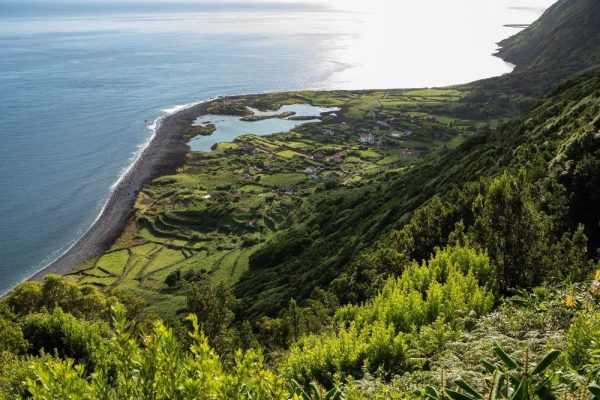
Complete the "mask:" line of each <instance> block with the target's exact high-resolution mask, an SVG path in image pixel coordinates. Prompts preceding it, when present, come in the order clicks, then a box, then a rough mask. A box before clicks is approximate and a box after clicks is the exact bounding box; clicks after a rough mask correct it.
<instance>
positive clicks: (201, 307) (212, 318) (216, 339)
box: [184, 277, 237, 351]
mask: <svg viewBox="0 0 600 400" xmlns="http://www.w3.org/2000/svg"><path fill="white" fill-rule="evenodd" d="M184 288H185V295H186V300H187V309H188V311H189V312H191V313H194V314H195V315H196V316H197V317H198V321H199V324H200V328H201V329H202V332H203V333H204V334H205V335H206V337H207V338H208V341H209V342H210V343H211V345H212V346H214V347H215V348H216V349H217V350H219V351H223V350H225V349H226V348H227V347H228V345H229V344H230V342H231V340H232V332H231V330H230V327H231V323H232V322H233V321H234V319H235V314H234V313H233V311H232V309H233V308H234V307H235V306H236V304H237V299H236V298H235V296H234V294H233V291H232V289H231V288H230V287H229V286H227V285H225V284H224V283H223V282H220V283H218V284H216V285H215V284H213V283H212V282H210V280H209V279H208V278H206V277H205V278H203V279H201V280H199V281H197V282H191V283H186V284H185V286H184Z"/></svg>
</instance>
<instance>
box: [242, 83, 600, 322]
mask: <svg viewBox="0 0 600 400" xmlns="http://www.w3.org/2000/svg"><path fill="white" fill-rule="evenodd" d="M599 130H600V74H598V73H589V74H586V75H583V76H581V77H579V78H577V79H575V80H573V81H571V82H569V83H568V84H566V85H564V86H562V87H560V88H559V89H557V90H556V91H555V92H554V94H553V95H552V96H551V97H550V98H549V99H548V100H547V101H546V102H544V103H543V104H542V105H540V106H539V107H537V108H536V109H534V110H532V111H531V112H529V113H528V114H527V115H526V116H525V117H524V118H522V119H521V120H520V121H519V122H515V123H513V124H510V125H508V126H506V127H505V128H504V129H503V130H502V131H501V132H499V133H497V134H489V133H488V134H481V135H479V136H478V137H476V138H474V139H472V140H469V141H467V142H466V143H465V144H464V145H462V146H461V147H459V148H458V149H457V150H456V151H454V152H452V153H450V154H447V155H445V156H442V157H439V158H432V159H429V160H428V161H426V162H424V163H422V164H421V165H419V166H417V167H415V168H413V169H412V170H409V171H405V172H403V173H400V174H397V175H393V174H387V175H384V176H381V177H379V178H378V179H375V180H373V182H371V183H370V184H368V185H366V186H364V187H362V188H360V189H357V190H345V191H338V192H333V193H332V192H328V193H324V194H317V195H315V196H312V197H310V198H308V199H306V200H305V201H304V203H303V204H301V205H298V207H297V208H298V210H303V211H298V212H297V214H296V224H295V227H294V229H290V230H287V231H284V232H282V233H280V234H279V235H278V236H277V237H276V238H274V239H273V240H271V241H270V242H268V243H267V244H266V245H265V246H264V247H263V248H262V249H261V250H258V251H257V252H256V253H255V254H254V255H253V256H252V258H251V265H250V267H251V270H250V271H249V272H248V273H247V274H246V275H245V276H244V277H243V279H242V280H241V282H240V283H239V284H238V286H237V290H238V295H239V296H240V297H241V298H242V299H243V301H244V309H246V310H247V315H253V316H257V315H260V314H263V313H271V314H272V313H275V312H276V311H277V310H278V309H280V308H281V307H282V306H284V305H285V304H286V303H287V301H288V300H289V299H290V298H296V299H303V298H306V297H308V296H309V295H310V293H311V291H312V290H313V289H314V288H315V287H318V286H320V287H327V286H328V285H329V283H330V282H331V281H332V280H333V279H335V278H336V277H338V276H339V275H340V274H341V273H342V272H343V271H345V270H347V268H348V267H349V266H350V265H351V263H352V260H353V259H354V258H355V256H356V255H357V254H359V252H360V251H361V249H364V248H367V247H368V246H369V245H370V244H371V243H373V242H374V241H375V240H376V239H377V238H378V237H380V236H381V235H382V234H384V233H385V232H389V231H390V229H392V228H394V227H399V226H402V225H403V224H405V223H406V222H407V221H408V219H409V216H410V213H411V212H413V211H414V210H415V209H417V208H418V207H419V206H420V205H422V204H423V203H425V202H426V201H427V199H429V198H431V197H432V196H433V195H434V194H444V193H448V192H449V191H450V190H451V189H452V188H453V187H456V186H459V187H460V186H462V185H464V184H466V183H467V182H473V181H477V180H479V178H480V177H482V176H495V175H498V174H499V173H501V172H502V171H505V170H507V169H511V170H514V171H516V170H519V169H522V168H524V169H525V170H526V171H527V174H528V175H529V176H531V177H532V179H534V180H536V181H540V180H543V179H551V178H552V179H553V180H554V181H557V182H558V184H560V185H562V187H563V189H564V191H565V193H566V194H565V196H566V197H565V198H566V199H567V202H568V204H566V207H567V209H568V218H567V220H566V221H567V222H566V225H568V228H572V227H574V226H576V224H578V223H580V222H581V223H584V224H585V225H586V227H587V232H586V233H587V234H588V236H589V237H590V239H591V245H592V246H597V245H598V242H599V241H600V235H599V227H598V211H597V206H596V204H597V202H598V201H599V200H600V195H599V193H598V189H597V188H598V184H599V183H600V152H599V150H598V149H599V148H600V134H599V133H598V131H599ZM454 217H455V220H454V221H453V220H452V218H453V217H452V216H450V217H449V222H448V223H447V225H448V226H449V227H450V229H452V228H453V227H454V222H456V221H458V220H460V219H462V218H464V215H462V214H461V212H460V210H458V211H457V215H456V216H454ZM435 223H436V222H435V221H433V222H432V224H433V225H435ZM426 228H427V226H426V225H424V229H426ZM448 233H449V232H446V235H447V234H448ZM442 236H443V235H442ZM299 240H300V242H301V244H300V247H298V246H299V245H298V243H299ZM436 244H439V243H435V242H433V243H432V246H433V245H436ZM432 246H431V248H429V251H432V250H433V248H432ZM291 249H294V251H291ZM273 253H278V254H283V255H284V256H283V257H282V258H281V259H278V261H277V262H271V263H270V262H265V260H266V258H265V257H264V255H265V254H273ZM428 255H429V254H428V253H427V252H426V251H425V252H424V253H423V254H421V255H420V256H421V257H423V258H426V257H428Z"/></svg>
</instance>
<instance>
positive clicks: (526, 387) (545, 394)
mask: <svg viewBox="0 0 600 400" xmlns="http://www.w3.org/2000/svg"><path fill="white" fill-rule="evenodd" d="M492 350H493V351H494V353H495V354H496V356H497V358H498V360H499V362H493V361H486V360H482V361H481V363H482V365H483V367H484V368H485V370H486V371H487V372H488V373H489V374H490V375H491V378H490V379H487V380H486V384H487V386H488V393H486V394H483V393H480V392H478V391H477V390H476V389H474V388H473V387H472V386H471V385H469V384H468V383H467V382H465V381H464V380H463V379H460V378H459V379H456V380H455V381H454V383H455V385H456V386H457V389H458V390H451V389H443V390H441V391H439V392H438V391H437V390H436V389H435V388H433V387H432V386H429V387H427V388H426V389H425V394H426V397H427V398H428V399H431V400H441V399H445V398H448V399H451V400H484V399H487V400H499V399H506V400H530V399H541V400H553V399H556V395H555V394H554V393H553V391H552V388H551V386H552V383H553V381H554V380H555V378H556V376H557V375H556V373H554V372H553V373H548V368H549V367H550V365H551V364H552V363H553V362H554V361H555V360H556V359H557V358H558V356H559V355H560V352H559V351H557V350H552V351H550V352H549V353H547V354H546V355H545V356H544V357H542V358H541V359H540V361H539V362H538V363H536V364H534V365H533V366H532V365H530V364H529V355H528V354H527V355H526V359H525V363H520V362H519V361H517V360H515V359H514V358H513V357H511V356H509V355H508V354H507V353H506V351H505V350H504V349H503V348H502V347H501V346H500V345H499V344H497V343H495V344H494V346H493V347H492Z"/></svg>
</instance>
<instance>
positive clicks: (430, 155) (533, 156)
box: [0, 0, 600, 400]
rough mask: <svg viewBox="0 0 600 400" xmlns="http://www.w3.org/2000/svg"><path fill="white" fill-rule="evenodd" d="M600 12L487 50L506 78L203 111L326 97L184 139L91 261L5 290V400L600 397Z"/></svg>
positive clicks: (225, 103)
mask: <svg viewBox="0 0 600 400" xmlns="http://www.w3.org/2000/svg"><path fill="white" fill-rule="evenodd" d="M599 4H600V3H599V2H598V0H563V1H559V2H558V3H557V4H556V5H555V6H554V7H552V8H551V9H550V10H548V12H546V14H544V16H543V17H542V19H540V20H539V21H538V22H536V23H535V24H533V25H532V26H531V27H530V28H529V29H526V30H524V31H523V32H522V33H520V34H518V35H516V36H515V37H513V38H511V39H508V40H506V41H504V42H503V43H502V46H503V50H502V52H501V54H502V55H503V56H505V57H507V59H508V60H512V61H514V62H516V63H517V64H518V66H517V68H516V70H515V72H514V73H512V74H510V75H508V76H503V77H499V78H496V79H492V80H486V81H482V82H476V83H473V84H470V85H465V86H461V87H457V88H451V89H427V90H411V91H381V92H372V91H362V92H332V93H294V94H275V95H268V96H262V97H260V96H259V97H257V98H251V99H244V98H233V99H229V100H227V99H224V100H222V101H219V102H215V103H214V104H213V107H214V108H215V110H217V111H221V112H225V111H226V110H230V111H231V110H233V111H234V112H235V113H242V114H244V115H245V117H246V118H249V117H251V115H250V116H249V115H247V114H245V113H246V111H245V110H246V108H245V107H246V105H248V104H250V105H252V106H256V107H259V106H261V104H262V106H263V108H270V107H272V106H273V105H274V104H289V103H292V102H298V101H301V100H302V101H306V102H308V103H310V104H321V105H325V104H326V105H332V104H333V105H339V106H340V108H341V109H340V111H339V115H336V116H331V115H328V116H325V117H323V126H325V127H327V129H328V130H326V131H325V130H324V128H319V130H318V131H315V130H314V129H312V128H300V129H297V130H294V131H293V132H291V133H288V134H276V135H272V137H263V138H260V140H259V139H258V138H252V137H244V138H243V139H242V140H241V141H238V142H235V143H231V144H219V145H218V146H216V148H215V152H214V153H212V155H202V154H194V153H191V154H190V156H189V159H188V161H187V164H186V165H185V166H183V167H182V168H181V170H180V173H179V174H177V175H172V176H169V177H163V178H159V179H158V180H156V181H155V182H153V183H152V184H151V185H149V187H148V188H146V190H145V191H144V192H142V193H141V194H140V196H139V199H138V203H137V206H136V207H137V209H136V213H137V214H136V218H135V219H134V220H132V222H131V224H130V226H128V228H127V229H126V230H125V232H124V234H123V235H122V237H121V238H120V239H119V240H118V241H117V243H115V246H114V247H113V249H112V250H111V251H110V252H108V253H107V254H106V255H105V256H102V257H100V258H98V259H95V260H90V261H89V262H86V263H85V264H84V265H82V266H81V268H80V270H78V271H76V273H74V274H72V275H70V276H67V277H59V276H49V277H47V278H46V280H45V281H44V282H43V283H39V282H27V283H24V284H21V285H19V286H18V287H17V288H15V289H14V290H13V291H12V292H10V293H9V294H8V295H7V296H5V297H4V298H3V299H1V300H0V332H1V333H0V361H1V362H2V365H3V368H2V370H0V398H7V399H12V398H35V399H80V398H81V399H87V398H89V399H191V398H202V399H390V398H393V399H427V400H434V399H452V400H465V399H467V400H475V399H514V400H520V399H542V400H546V399H573V400H575V399H590V400H591V399H600V263H599V252H598V250H599V249H600V72H598V70H597V69H596V68H595V67H597V66H598V65H597V62H598V58H597V57H598V54H600V48H599V46H600V41H599V40H597V38H598V35H599V33H600V24H599V23H597V22H598V15H599V13H597V11H598V5H599ZM549 35H552V37H553V38H554V37H556V38H557V39H556V40H551V39H550V38H549ZM566 49H568V51H567V50H566ZM571 55H572V57H571ZM576 58H585V62H577V60H576ZM544 71H546V72H548V74H550V75H551V76H553V78H552V79H551V80H545V79H547V77H548V76H550V75H546V72H544ZM532 77H535V79H531V78H532ZM492 98H494V100H493V101H492V100H491V99H492ZM373 103H375V104H376V107H375V108H372V107H373V106H372V104H373ZM386 107H387V108H386ZM386 115H387V119H385V121H387V122H385V123H387V124H391V123H396V124H398V125H397V126H399V128H398V130H394V129H395V128H394V129H392V128H388V127H386V130H385V131H384V133H381V131H379V130H378V131H377V134H380V135H381V136H380V137H381V138H382V139H381V140H380V143H375V144H365V143H359V144H357V143H354V142H352V140H353V139H352V137H351V133H349V132H350V131H349V130H346V131H344V130H343V129H344V128H346V127H348V126H350V127H351V128H352V129H357V130H358V129H367V127H371V126H372V125H373V119H374V120H375V121H376V124H378V121H381V122H384V118H386ZM390 115H391V117H390ZM379 125H381V124H379ZM311 129H312V130H311ZM329 129H330V130H329ZM324 131H325V132H326V133H327V134H326V135H325V134H323V132H324ZM407 131H410V134H408V135H406V132H407ZM315 132H316V133H315ZM336 132H340V133H339V135H338V136H336ZM361 132H362V131H361ZM396 132H402V133H403V134H404V135H405V136H402V137H397V136H393V135H397V133H396ZM324 136H325V138H323V137H324ZM290 143H293V144H294V147H291V146H289V144H290ZM348 143H350V144H348ZM399 145H400V146H402V147H401V150H400V152H398V150H397V146H399ZM410 145H412V147H409V146H410ZM286 146H287V147H286ZM344 146H345V147H344ZM393 146H396V147H393ZM249 149H251V150H252V151H249ZM263 149H267V150H266V151H263ZM305 153H306V154H313V157H312V158H310V159H309V157H307V156H305ZM321 153H323V154H321ZM317 155H318V156H317ZM329 160H331V161H329ZM338 161H339V162H338ZM307 165H310V167H308V168H307ZM267 166H268V168H267ZM259 167H260V168H259ZM227 168H230V169H227ZM304 168H307V169H310V168H313V169H314V170H316V169H317V168H320V171H321V174H322V177H321V178H320V179H316V178H313V177H314V174H312V173H311V174H312V175H311V177H310V178H306V177H305V176H304V175H303V173H302V170H303V169H304ZM259 169H260V171H261V173H260V174H259V173H257V171H258V170H259ZM267 169H268V172H269V173H266V172H265V171H266V170H267ZM239 171H241V172H242V173H243V176H240V173H239ZM298 171H300V172H298ZM365 171H366V172H365ZM257 176H260V178H256V177H257ZM249 181H251V183H250V184H249V183H248V182H249ZM201 185H204V186H203V187H202V189H203V190H204V191H202V192H200V189H199V188H200V186H201ZM208 191H211V192H210V193H211V194H212V196H213V197H217V198H218V199H219V200H221V202H220V203H216V204H217V205H216V206H215V205H214V204H213V203H210V204H208V205H207V202H206V193H208ZM196 192H198V193H196ZM194 196H195V197H194ZM208 197H211V196H208ZM265 197H267V199H266V200H265V199H264V198H265ZM211 207H212V208H211ZM248 220H249V221H251V223H249V222H247V221H248ZM200 221H204V222H206V224H204V225H203V224H200ZM240 221H242V222H240ZM255 226H258V228H255ZM209 240H210V242H209ZM198 243H200V244H198ZM207 243H209V244H207ZM207 259H208V260H209V261H210V262H208V261H207ZM227 260H234V261H227ZM227 265H229V266H228V267H227V268H225V266H227ZM206 266H211V268H212V269H210V268H207V267H206ZM242 266H245V268H246V269H245V270H242ZM157 304H158V305H160V306H157Z"/></svg>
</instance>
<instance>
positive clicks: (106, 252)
mask: <svg viewBox="0 0 600 400" xmlns="http://www.w3.org/2000/svg"><path fill="white" fill-rule="evenodd" d="M469 93H470V88H469V87H452V88H442V89H414V90H410V89H409V90H385V91H379V90H372V91H334V92H308V91H307V92H290V93H278V94H265V95H250V96H240V97H227V98H219V99H216V100H213V101H210V102H208V103H203V104H202V106H195V107H192V108H191V109H186V110H183V111H180V112H179V113H176V114H174V115H171V116H168V117H166V118H165V120H164V121H163V125H162V126H161V127H160V128H159V133H158V135H159V138H158V139H157V140H156V142H155V143H151V146H154V147H156V150H155V151H157V153H156V154H155V155H153V156H149V155H148V154H142V160H141V162H142V163H150V165H152V163H153V162H154V161H152V160H154V159H155V157H157V154H159V153H161V150H160V148H161V146H163V150H162V152H163V153H164V152H165V151H166V152H167V153H170V154H171V156H170V157H169V158H168V159H169V160H170V161H171V162H170V164H169V165H162V166H161V167H160V168H153V169H152V170H153V173H152V174H153V175H152V176H150V179H148V175H147V176H146V184H144V185H143V186H142V185H140V188H139V191H138V190H135V192H136V195H135V196H134V197H135V200H134V204H131V203H129V204H131V205H132V206H133V205H134V212H133V213H132V214H131V213H130V214H125V213H122V218H121V219H120V220H118V221H116V222H114V221H113V222H109V221H102V219H103V216H101V217H100V223H99V224H98V225H100V226H104V227H105V228H106V227H108V225H110V224H112V226H110V229H112V231H113V232H115V233H116V235H113V236H112V237H111V239H112V240H111V242H110V243H104V244H103V245H104V246H105V247H104V248H103V249H102V248H100V247H93V248H91V247H89V246H88V245H87V244H86V243H87V242H88V240H87V239H86V237H85V236H84V238H83V239H82V240H81V241H80V242H81V245H82V246H83V247H82V248H81V249H82V250H83V251H82V252H81V253H80V256H81V254H85V251H88V257H84V259H83V260H81V261H80V262H77V263H75V264H73V265H71V266H70V268H71V270H70V271H66V270H65V269H64V268H65V267H68V263H64V262H63V263H62V268H63V269H59V270H57V269H54V270H53V269H52V268H50V269H48V270H45V271H43V272H42V273H41V275H43V274H45V273H47V272H56V271H59V272H63V273H65V272H68V274H67V276H68V279H70V280H73V281H76V282H78V283H81V284H91V285H95V286H98V287H102V288H115V289H118V290H124V291H129V292H131V293H132V294H135V295H137V296H140V297H141V298H143V299H145V300H146V301H147V302H148V304H149V305H150V309H152V310H153V311H156V312H158V313H160V314H161V315H163V316H173V315H177V314H178V313H179V312H181V311H183V310H184V309H185V296H184V293H183V292H182V290H181V287H180V285H179V284H178V282H179V281H181V280H182V279H184V277H185V276H186V275H187V277H188V279H189V276H190V275H193V274H207V275H208V276H209V277H210V279H211V280H212V281H213V282H215V283H218V282H225V283H226V284H227V285H231V286H234V285H236V284H237V283H238V281H239V280H240V279H241V278H242V277H244V275H245V274H251V273H252V272H251V271H250V268H249V265H250V257H251V255H252V254H253V253H254V252H255V251H256V250H257V249H258V248H260V246H261V245H262V244H263V243H265V242H266V241H268V240H269V239H270V238H272V237H273V236H274V235H277V234H278V232H280V231H282V230H284V229H289V228H290V227H292V226H293V225H294V223H295V221H296V220H297V218H299V215H300V214H301V212H302V210H303V209H306V208H307V207H309V204H310V203H312V202H314V201H315V199H322V198H326V197H331V196H336V194H338V193H340V192H347V191H353V190H354V191H355V190H357V189H360V188H361V187H363V186H367V185H369V184H371V183H372V182H374V181H375V180H377V179H379V178H378V177H381V176H384V175H385V174H386V173H395V174H402V173H404V172H407V171H410V169H411V168H412V167H413V166H414V165H416V164H417V163H420V162H423V160H427V159H429V158H432V157H437V156H439V155H440V154H444V153H447V152H450V151H452V150H453V149H455V148H457V147H458V146H460V145H461V144H462V143H463V142H464V141H465V140H466V139H468V138H469V137H470V136H471V135H474V134H475V133H476V132H480V131H481V130H485V129H487V130H490V131H494V130H495V129H496V128H497V127H498V126H499V125H500V124H501V123H502V122H503V120H504V118H508V116H506V117H505V116H499V117H495V118H490V117H489V116H485V117H478V116H477V115H475V116H473V115H469V116H468V117H467V116H462V117H461V111H460V110H461V103H462V101H463V97H464V96H465V95H467V94H469ZM297 104H306V105H310V106H314V107H335V108H336V109H337V110H338V111H337V112H324V113H323V114H322V116H321V122H320V123H306V124H301V125H299V126H296V127H295V128H293V129H291V130H290V131H287V132H278V133H274V134H271V135H266V136H257V135H253V134H252V130H251V129H250V131H249V132H240V133H239V136H238V137H237V138H236V139H235V140H234V141H232V142H219V143H216V144H215V145H214V146H213V148H212V150H211V151H191V150H190V149H189V147H187V146H183V145H184V144H185V143H187V142H189V141H190V140H193V139H194V138H195V137H197V136H198V135H210V134H212V133H213V131H214V126H211V125H210V124H208V125H204V126H192V121H193V120H196V119H198V118H200V117H202V116H206V115H209V116H220V115H221V116H222V115H226V116H238V117H239V118H241V119H243V120H246V121H259V120H263V119H264V118H265V117H264V116H263V117H261V116H260V115H255V114H254V113H255V112H256V111H257V110H260V111H266V110H277V109H279V108H280V107H282V106H284V105H297ZM332 109H333V108H332ZM252 110H255V111H254V112H253V111H252ZM258 114H261V112H258ZM280 117H281V116H280ZM283 117H286V118H294V115H293V114H292V115H284V116H283ZM267 118H268V117H267ZM296 118H297V119H302V117H296ZM205 119H206V118H205ZM249 124H252V122H249ZM250 126H251V125H250ZM173 127H176V129H173ZM165 128H168V129H169V130H170V131H166V130H165ZM161 130H162V131H161ZM167 135H172V136H171V139H170V140H171V141H172V143H171V144H165V140H164V139H165V137H167ZM182 146H183V147H185V148H186V149H187V150H185V151H182V148H183V147H182ZM173 148H176V149H177V154H178V156H177V157H173V155H174V152H173V151H172V150H169V149H173ZM161 157H164V156H161ZM159 158H160V157H159ZM161 159H162V158H161ZM165 159H166V158H165ZM175 163H178V164H175ZM134 168H135V166H134ZM136 169H138V170H139V168H136ZM126 179H127V178H125V180H126ZM131 189H132V188H131V187H130V186H128V187H127V189H126V190H129V191H130V192H131ZM117 191H118V189H117ZM113 197H115V194H113ZM127 206H128V200H127V199H125V201H121V202H120V203H119V202H118V199H115V201H113V202H112V204H111V203H109V205H108V206H107V212H109V213H110V212H114V211H113V210H111V207H118V208H119V209H120V208H122V207H124V208H123V210H121V211H124V210H125V208H126V207H127ZM109 237H110V236H109ZM76 246H77V245H76ZM65 257H66V258H67V259H68V258H69V257H70V256H69V254H67V255H66V256H65ZM59 261H60V260H59ZM41 275H40V276H41Z"/></svg>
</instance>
